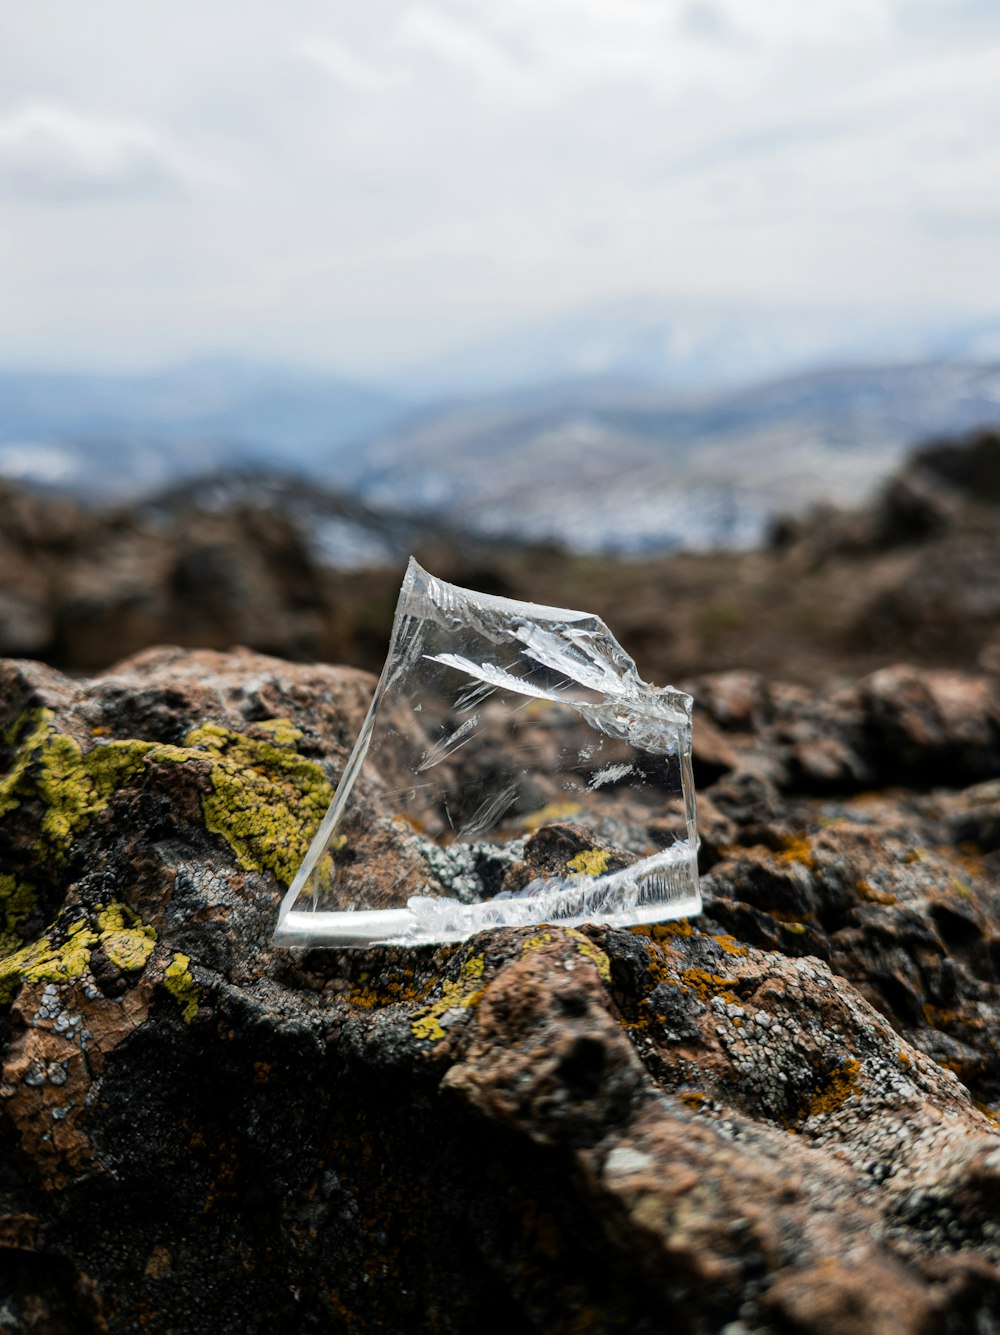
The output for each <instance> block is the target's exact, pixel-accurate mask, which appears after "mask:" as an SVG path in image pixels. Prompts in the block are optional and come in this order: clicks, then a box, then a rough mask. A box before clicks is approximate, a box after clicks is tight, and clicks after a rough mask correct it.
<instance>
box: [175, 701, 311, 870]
mask: <svg viewBox="0 0 1000 1335" xmlns="http://www.w3.org/2000/svg"><path fill="white" fill-rule="evenodd" d="M301 736H302V734H301V732H299V731H298V729H296V728H294V727H293V726H292V725H291V724H290V723H289V722H288V720H287V719H271V720H269V721H268V722H266V723H258V724H255V725H254V727H253V729H252V730H251V732H249V733H246V734H244V733H237V732H230V731H228V730H227V729H226V728H221V727H219V726H218V725H216V724H206V725H204V726H203V727H200V728H196V729H195V730H194V731H193V732H191V733H189V734H188V736H187V738H186V739H185V741H186V745H187V746H189V747H191V748H194V749H195V750H197V751H199V752H200V753H202V754H205V753H207V754H208V755H209V756H210V757H211V759H212V762H213V764H212V770H211V792H210V793H207V794H205V795H204V796H203V797H202V812H203V814H204V817H205V826H206V828H207V829H208V830H210V831H211V832H212V833H213V834H218V835H221V836H222V838H223V839H225V841H226V843H227V844H228V845H229V846H230V848H231V849H232V850H233V852H234V853H235V854H236V857H237V859H238V860H239V864H240V866H241V867H243V869H244V870H246V871H269V872H271V873H272V875H274V876H275V877H276V878H277V879H278V880H279V881H280V882H281V883H282V884H283V885H290V884H291V881H292V878H293V877H294V875H295V872H296V871H297V869H298V866H299V864H300V862H301V861H302V859H303V857H305V854H306V850H307V849H308V847H309V842H310V840H311V839H312V836H313V834H314V833H315V830H316V827H317V826H318V825H319V822H320V821H321V820H322V819H323V815H324V813H325V812H326V809H327V807H328V806H329V805H330V801H331V799H332V797H333V790H332V788H331V787H330V784H329V783H328V782H327V779H326V776H325V775H324V773H323V770H322V769H321V767H320V766H319V765H318V764H317V763H316V762H315V761H312V760H307V759H306V758H305V757H304V756H301V755H299V753H298V751H297V750H296V745H297V743H298V741H299V739H300V738H301Z"/></svg>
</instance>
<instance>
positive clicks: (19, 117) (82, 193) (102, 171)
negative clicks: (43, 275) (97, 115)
mask: <svg viewBox="0 0 1000 1335" xmlns="http://www.w3.org/2000/svg"><path fill="white" fill-rule="evenodd" d="M181 178H182V170H181V165H180V161H179V158H178V156H177V155H176V154H175V153H174V152H173V151H172V150H171V149H170V148H169V147H168V145H167V144H165V143H164V141H163V140H162V139H161V138H160V137H159V136H157V135H155V134H153V133H152V132H151V131H150V130H147V129H146V128H145V127H143V126H142V125H138V124H121V123H117V122H111V121H105V120H97V119H94V118H91V117H87V116H82V115H80V114H79V113H77V112H75V111H72V110H70V109H69V108H66V107H60V106H56V105H53V104H46V103H36V104H34V105H29V106H26V107H23V108H21V109H20V110H18V111H15V112H13V113H12V114H10V115H8V116H6V117H4V118H0V192H2V193H3V194H4V195H6V196H8V197H13V198H15V199H20V200H25V201H29V202H41V203H65V202H69V201H77V200H97V199H104V198H107V197H109V196H111V197H116V198H120V197H123V196H129V195H143V196H145V195H149V194H154V193H158V192H162V191H164V190H171V189H175V188H176V187H177V186H178V185H179V184H180V181H181Z"/></svg>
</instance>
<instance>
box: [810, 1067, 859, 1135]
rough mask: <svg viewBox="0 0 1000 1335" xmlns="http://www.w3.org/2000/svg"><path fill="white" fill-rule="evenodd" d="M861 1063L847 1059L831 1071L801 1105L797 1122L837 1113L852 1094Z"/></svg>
mask: <svg viewBox="0 0 1000 1335" xmlns="http://www.w3.org/2000/svg"><path fill="white" fill-rule="evenodd" d="M860 1071H861V1063H860V1062H859V1061H858V1059H857V1058H856V1057H848V1058H846V1059H845V1060H844V1061H843V1062H841V1064H840V1065H839V1066H837V1067H835V1069H834V1070H833V1071H831V1072H830V1074H829V1076H827V1078H826V1080H824V1082H823V1084H822V1085H821V1086H820V1088H819V1089H817V1090H816V1092H815V1094H813V1095H812V1096H811V1097H810V1098H808V1099H806V1101H805V1103H804V1104H803V1106H802V1108H801V1110H800V1112H799V1118H798V1120H799V1121H800V1122H805V1121H808V1120H809V1118H810V1117H824V1116H829V1115H830V1114H831V1113H835V1112H838V1111H839V1110H840V1109H841V1108H842V1107H843V1106H844V1104H845V1103H846V1102H847V1100H848V1099H849V1098H850V1097H851V1095H852V1094H853V1093H854V1090H855V1087H856V1085H857V1082H858V1074H859V1072H860Z"/></svg>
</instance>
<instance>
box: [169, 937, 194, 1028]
mask: <svg viewBox="0 0 1000 1335" xmlns="http://www.w3.org/2000/svg"><path fill="white" fill-rule="evenodd" d="M190 964H191V960H190V958H189V956H187V955H182V954H181V952H180V951H177V952H176V953H175V955H174V957H173V959H172V960H171V961H170V963H169V964H168V965H167V967H166V970H165V971H164V974H163V986H164V987H165V988H166V989H167V991H168V992H169V993H170V995H171V996H172V997H173V999H174V1000H175V1001H176V1002H177V1004H178V1006H180V1008H181V1019H182V1020H183V1021H184V1023H185V1024H190V1023H191V1021H192V1020H193V1019H194V1017H195V1016H196V1015H197V1014H198V1003H199V1002H200V1000H201V991H200V989H199V987H198V984H197V983H196V982H195V981H194V979H193V978H192V976H191V969H190Z"/></svg>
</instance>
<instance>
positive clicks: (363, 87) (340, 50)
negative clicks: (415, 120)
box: [292, 37, 398, 93]
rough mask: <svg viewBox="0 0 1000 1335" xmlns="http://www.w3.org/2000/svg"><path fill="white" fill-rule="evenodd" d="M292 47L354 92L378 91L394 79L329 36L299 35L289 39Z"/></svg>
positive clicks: (390, 85) (395, 79) (390, 83)
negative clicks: (295, 39)
mask: <svg viewBox="0 0 1000 1335" xmlns="http://www.w3.org/2000/svg"><path fill="white" fill-rule="evenodd" d="M292 49H293V50H294V51H296V52H297V53H298V54H299V55H300V56H302V58H303V59H304V60H308V61H310V62H311V63H312V64H313V65H318V66H319V68H320V69H321V70H324V71H325V72H326V73H327V74H332V75H333V76H334V78H335V79H338V80H339V81H340V82H341V83H344V84H346V85H347V87H348V88H351V89H354V90H355V91H357V92H362V93H378V92H382V91H383V90H384V89H386V88H391V87H392V85H393V84H394V83H396V82H398V79H397V77H396V76H395V75H393V74H391V73H383V72H382V71H381V70H378V69H376V68H375V67H374V66H372V65H370V64H368V63H367V62H366V61H365V60H362V58H361V57H360V56H359V55H358V54H357V53H356V52H355V51H352V50H351V49H350V48H349V47H347V46H345V45H344V44H343V43H342V42H335V41H333V40H332V39H331V38H329V37H309V38H303V39H302V40H301V41H298V42H295V43H293V47H292Z"/></svg>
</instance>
